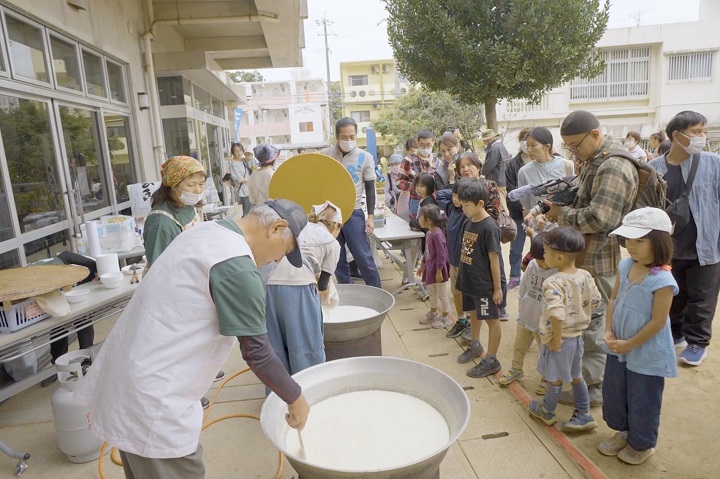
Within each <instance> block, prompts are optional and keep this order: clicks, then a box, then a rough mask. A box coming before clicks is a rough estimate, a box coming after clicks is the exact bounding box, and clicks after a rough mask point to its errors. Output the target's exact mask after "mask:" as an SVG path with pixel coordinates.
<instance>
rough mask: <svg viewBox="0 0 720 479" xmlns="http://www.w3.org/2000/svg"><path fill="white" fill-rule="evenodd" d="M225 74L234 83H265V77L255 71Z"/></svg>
mask: <svg viewBox="0 0 720 479" xmlns="http://www.w3.org/2000/svg"><path fill="white" fill-rule="evenodd" d="M227 74H228V76H229V77H230V79H231V80H232V81H234V82H235V83H243V82H254V81H265V77H264V76H262V73H260V72H259V71H257V70H253V71H251V72H249V71H240V70H238V71H234V72H227Z"/></svg>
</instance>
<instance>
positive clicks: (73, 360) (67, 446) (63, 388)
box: [50, 349, 111, 464]
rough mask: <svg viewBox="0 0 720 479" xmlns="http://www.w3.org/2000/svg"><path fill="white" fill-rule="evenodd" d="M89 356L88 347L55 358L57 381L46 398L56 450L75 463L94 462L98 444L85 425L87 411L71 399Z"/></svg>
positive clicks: (91, 358) (90, 355) (80, 380)
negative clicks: (57, 384) (48, 397)
mask: <svg viewBox="0 0 720 479" xmlns="http://www.w3.org/2000/svg"><path fill="white" fill-rule="evenodd" d="M93 359H94V354H93V352H92V350H91V349H81V350H79V351H73V352H70V353H67V354H63V355H62V356H60V357H59V358H57V360H56V361H55V368H56V369H57V372H58V382H59V383H60V387H58V388H57V389H56V390H55V391H54V392H53V394H52V397H51V398H50V403H51V404H52V412H53V418H54V419H55V434H56V438H57V443H58V447H59V448H60V450H61V451H62V452H63V453H64V454H65V455H66V456H67V458H68V459H69V460H70V462H73V463H76V464H82V463H85V462H90V461H96V460H97V459H98V458H99V457H100V448H101V447H102V440H100V439H99V438H98V437H96V436H95V435H94V434H93V433H92V432H90V429H89V428H88V419H87V416H88V413H89V411H88V410H87V409H86V408H85V406H82V405H80V404H78V403H77V402H75V400H74V399H73V394H74V391H75V389H77V387H78V385H79V384H81V383H82V381H83V379H84V377H85V376H84V373H83V366H82V363H83V361H86V360H90V361H92V360H93ZM107 449H108V450H110V449H111V448H107Z"/></svg>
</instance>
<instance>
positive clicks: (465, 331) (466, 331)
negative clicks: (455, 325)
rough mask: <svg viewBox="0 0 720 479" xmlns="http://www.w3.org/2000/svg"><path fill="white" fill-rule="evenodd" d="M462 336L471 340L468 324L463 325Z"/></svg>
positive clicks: (466, 339)
mask: <svg viewBox="0 0 720 479" xmlns="http://www.w3.org/2000/svg"><path fill="white" fill-rule="evenodd" d="M462 337H463V339H464V340H465V341H472V330H471V329H470V325H469V324H468V325H467V326H465V329H463V332H462Z"/></svg>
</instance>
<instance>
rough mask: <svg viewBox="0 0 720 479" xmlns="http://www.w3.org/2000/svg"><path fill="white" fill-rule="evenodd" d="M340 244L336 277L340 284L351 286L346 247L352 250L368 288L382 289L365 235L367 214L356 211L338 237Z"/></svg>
mask: <svg viewBox="0 0 720 479" xmlns="http://www.w3.org/2000/svg"><path fill="white" fill-rule="evenodd" d="M338 242H339V243H340V260H339V261H338V265H337V269H336V270H335V276H337V279H338V282H339V283H340V284H350V265H348V261H347V252H346V251H345V245H346V244H347V247H348V248H349V249H350V253H352V255H353V258H355V263H356V264H357V267H358V269H359V270H360V274H361V275H362V277H363V280H364V281H365V284H367V285H368V286H375V287H376V288H382V285H381V284H380V274H379V273H378V270H377V266H375V260H374V259H373V256H372V252H371V251H370V242H369V241H368V238H367V235H366V234H365V213H363V210H360V209H358V210H354V211H353V212H352V215H351V216H350V218H349V219H348V220H347V222H346V223H345V224H344V225H343V227H342V229H341V230H340V235H339V236H338Z"/></svg>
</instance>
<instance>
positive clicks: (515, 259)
mask: <svg viewBox="0 0 720 479" xmlns="http://www.w3.org/2000/svg"><path fill="white" fill-rule="evenodd" d="M513 221H514V222H515V225H517V236H516V237H515V239H514V240H513V241H512V242H511V243H510V278H520V264H521V263H522V259H523V254H522V253H523V248H524V247H525V239H526V238H527V236H525V230H523V221H522V220H516V219H513Z"/></svg>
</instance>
